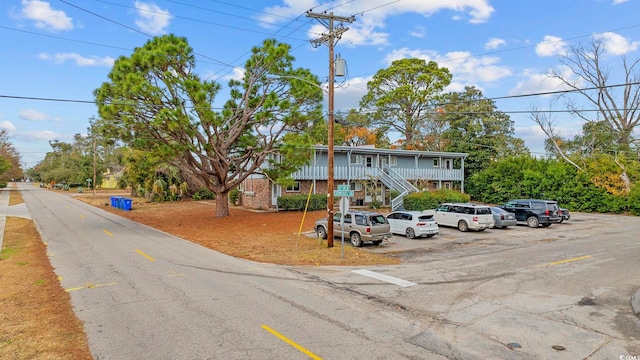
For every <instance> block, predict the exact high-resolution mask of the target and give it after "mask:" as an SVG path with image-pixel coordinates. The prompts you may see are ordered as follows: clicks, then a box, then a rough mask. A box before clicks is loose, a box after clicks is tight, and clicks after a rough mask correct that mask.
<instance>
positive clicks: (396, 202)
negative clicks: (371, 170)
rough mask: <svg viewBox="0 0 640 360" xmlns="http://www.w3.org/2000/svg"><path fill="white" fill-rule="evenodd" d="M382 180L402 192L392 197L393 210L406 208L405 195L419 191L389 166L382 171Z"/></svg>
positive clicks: (391, 187) (386, 184)
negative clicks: (404, 203)
mask: <svg viewBox="0 0 640 360" xmlns="http://www.w3.org/2000/svg"><path fill="white" fill-rule="evenodd" d="M380 181H381V182H382V183H383V184H384V185H385V186H386V187H388V188H389V189H391V190H395V191H397V192H399V193H400V195H398V196H396V197H395V198H393V199H391V210H393V211H395V210H404V206H403V201H404V197H405V196H407V195H408V194H411V193H414V192H418V191H419V190H418V188H416V187H415V186H413V184H412V183H410V182H408V181H407V180H406V179H405V178H404V177H402V176H401V175H400V174H398V173H397V172H395V171H393V169H391V168H390V167H388V166H387V167H385V168H384V169H382V171H380Z"/></svg>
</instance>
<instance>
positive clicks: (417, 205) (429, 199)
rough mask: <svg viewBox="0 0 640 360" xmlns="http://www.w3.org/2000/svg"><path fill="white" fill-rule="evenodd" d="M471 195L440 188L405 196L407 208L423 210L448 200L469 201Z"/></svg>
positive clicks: (433, 207) (404, 203)
mask: <svg viewBox="0 0 640 360" xmlns="http://www.w3.org/2000/svg"><path fill="white" fill-rule="evenodd" d="M470 200H471V197H470V196H469V195H468V194H463V193H461V192H459V191H454V190H448V189H439V190H433V191H421V192H417V193H413V194H409V195H407V196H405V197H404V202H403V205H404V208H405V209H407V210H417V211H422V210H426V209H435V208H436V207H438V205H440V204H442V203H446V202H462V203H465V202H469V201H470Z"/></svg>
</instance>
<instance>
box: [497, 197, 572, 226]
mask: <svg viewBox="0 0 640 360" xmlns="http://www.w3.org/2000/svg"><path fill="white" fill-rule="evenodd" d="M501 208H503V209H505V210H507V211H509V212H512V213H514V214H515V215H516V221H517V222H518V224H526V225H529V227H532V228H537V227H538V226H540V225H542V226H544V227H547V226H549V225H551V224H557V223H560V221H561V219H562V218H561V215H560V213H559V208H558V203H557V202H555V201H551V200H538V199H518V200H511V201H509V202H508V203H506V204H504V205H503V206H501Z"/></svg>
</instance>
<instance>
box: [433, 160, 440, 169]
mask: <svg viewBox="0 0 640 360" xmlns="http://www.w3.org/2000/svg"><path fill="white" fill-rule="evenodd" d="M433 167H440V159H433Z"/></svg>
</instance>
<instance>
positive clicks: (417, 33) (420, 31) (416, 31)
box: [409, 26, 427, 39]
mask: <svg viewBox="0 0 640 360" xmlns="http://www.w3.org/2000/svg"><path fill="white" fill-rule="evenodd" d="M409 35H411V36H413V37H416V38H420V39H422V38H423V37H425V36H426V35H427V31H426V29H425V28H424V26H416V27H414V28H413V30H411V31H410V32H409Z"/></svg>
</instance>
